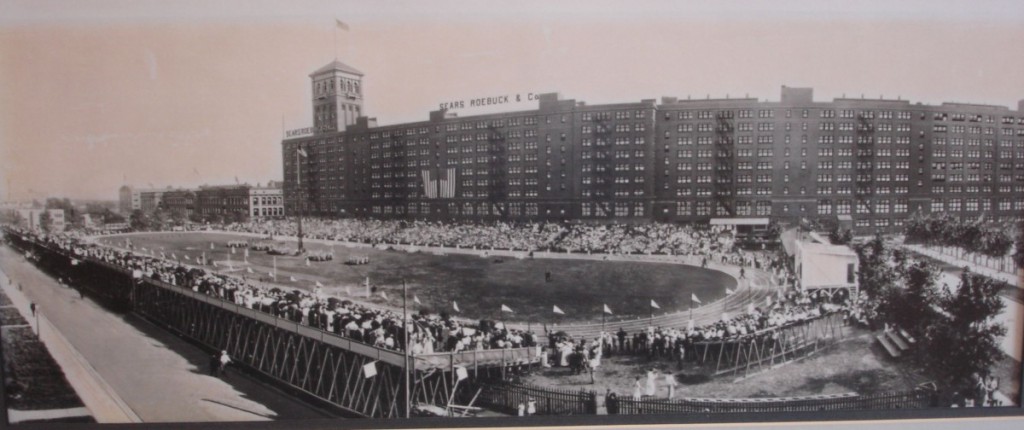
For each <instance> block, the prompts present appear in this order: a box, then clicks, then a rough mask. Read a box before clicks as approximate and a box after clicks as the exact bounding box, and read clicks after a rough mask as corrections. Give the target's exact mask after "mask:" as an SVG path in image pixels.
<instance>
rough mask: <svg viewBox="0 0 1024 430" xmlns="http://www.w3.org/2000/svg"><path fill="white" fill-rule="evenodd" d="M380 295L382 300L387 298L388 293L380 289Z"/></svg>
mask: <svg viewBox="0 0 1024 430" xmlns="http://www.w3.org/2000/svg"><path fill="white" fill-rule="evenodd" d="M380 296H381V297H383V298H384V300H387V299H388V293H386V292H384V291H381V292H380Z"/></svg>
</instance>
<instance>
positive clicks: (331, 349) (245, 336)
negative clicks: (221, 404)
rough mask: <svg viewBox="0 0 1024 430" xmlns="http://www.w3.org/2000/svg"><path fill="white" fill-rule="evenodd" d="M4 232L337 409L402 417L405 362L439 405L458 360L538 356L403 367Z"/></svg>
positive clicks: (395, 354) (39, 259) (341, 341)
mask: <svg viewBox="0 0 1024 430" xmlns="http://www.w3.org/2000/svg"><path fill="white" fill-rule="evenodd" d="M6 236H7V237H8V239H9V241H10V242H11V244H12V245H14V246H15V247H17V248H19V249H21V251H23V252H26V251H27V252H30V253H31V254H32V255H33V259H34V260H35V261H36V263H37V265H38V266H39V267H40V268H41V269H43V270H44V271H47V272H49V273H51V274H53V275H55V276H63V277H68V278H69V279H73V280H74V282H75V284H76V287H78V288H84V289H86V290H87V291H89V292H90V293H97V294H98V295H102V296H104V297H105V298H106V299H109V300H111V301H112V302H114V303H116V304H117V305H118V306H117V307H118V308H122V309H123V308H127V309H130V310H131V312H134V313H136V314H138V315H140V316H142V317H144V318H146V319H148V320H150V321H152V322H154V323H156V324H158V325H160V326H162V327H165V328H167V329H169V330H170V331H172V332H174V333H177V334H178V335H180V336H182V337H184V338H186V339H188V340H190V341H192V342H193V343H197V344H200V345H202V346H204V347H205V348H207V349H208V350H212V351H222V350H223V351H227V352H228V354H229V355H230V356H231V358H232V361H233V362H234V364H235V365H237V366H240V367H242V368H244V370H246V371H249V372H250V373H256V374H257V375H259V376H261V377H262V378H264V379H267V380H269V381H270V382H273V383H275V384H277V385H279V386H281V387H282V388H284V389H286V390H288V391H292V392H294V393H296V394H299V395H300V396H301V397H304V398H307V399H310V400H315V401H317V402H319V403H322V404H325V405H328V406H330V407H332V408H334V409H337V410H339V411H340V412H341V413H343V414H345V415H351V416H358V417H376V418H399V417H404V416H405V413H406V410H407V409H406V406H407V405H406V401H405V399H406V394H405V387H406V385H405V384H406V383H405V379H406V378H405V373H404V372H405V371H406V369H408V371H409V373H410V378H409V380H410V383H409V389H410V393H409V399H410V403H411V405H417V404H420V405H435V406H440V407H442V408H444V407H446V406H447V405H448V404H449V402H451V401H452V399H453V398H456V394H458V391H460V390H462V389H463V387H468V386H469V385H470V384H469V383H468V382H470V381H464V382H463V383H462V384H459V380H458V377H457V374H458V373H460V372H457V369H458V368H465V369H466V372H465V373H464V374H465V375H468V378H470V379H471V380H483V379H498V378H502V379H503V377H504V376H505V372H506V370H507V369H509V368H511V367H513V366H522V365H532V364H537V363H539V362H540V359H541V351H540V348H514V349H494V350H482V351H463V352H460V353H435V354H429V355H415V356H411V357H409V364H408V366H406V364H405V360H406V357H405V355H404V354H403V353H402V352H401V351H394V350H387V349H381V348H376V347H374V346H372V345H368V344H364V343H360V342H357V341H353V340H351V339H348V338H345V337H342V336H339V335H337V334H335V333H332V332H326V331H323V330H319V329H317V328H314V327H309V326H305V325H302V324H299V323H296V322H294V321H291V320H288V319H284V318H278V317H275V316H274V315H271V314H267V313H263V312H260V311H257V310H253V309H248V308H246V307H244V306H239V305H236V304H235V303H233V302H229V301H226V300H223V299H220V298H218V297H212V296H209V295H205V294H201V293H198V292H194V291H192V290H191V289H188V288H183V287H178V286H174V285H171V284H168V283H165V282H161V281H157V280H154V279H150V278H137V279H134V280H133V278H132V273H131V272H129V271H128V270H126V269H124V268H121V267H118V266H115V265H112V264H110V263H107V262H105V261H101V260H98V259H95V258H88V257H85V258H83V257H80V256H73V255H70V253H68V252H66V251H63V250H60V249H56V248H54V247H51V246H46V245H43V244H40V243H39V242H37V241H36V240H34V238H31V237H22V236H21V235H18V234H11V233H8V234H7V235H6ZM73 259H74V260H78V261H77V263H76V264H72V260H73ZM100 292H102V294H100ZM371 363H372V364H373V366H372V367H373V369H374V370H375V371H376V374H375V375H373V376H367V373H365V372H364V366H367V365H370V364H371ZM371 373H372V372H371ZM459 397H464V396H459ZM411 405H410V406H411Z"/></svg>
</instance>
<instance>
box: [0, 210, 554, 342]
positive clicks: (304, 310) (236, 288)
mask: <svg viewBox="0 0 1024 430" xmlns="http://www.w3.org/2000/svg"><path fill="white" fill-rule="evenodd" d="M8 232H9V233H12V234H19V235H22V236H24V237H27V238H29V239H30V240H34V241H37V242H39V243H41V244H43V245H44V246H48V247H50V248H52V249H57V250H59V251H60V252H63V253H65V254H67V255H68V256H69V257H71V258H72V259H74V261H79V262H80V261H81V260H86V259H95V260H99V261H102V262H105V263H108V264H112V265H114V266H117V267H120V268H122V269H124V270H126V271H127V272H130V273H132V275H133V276H135V277H137V278H148V279H152V280H155V281H161V282H165V283H168V284H171V285H173V286H178V287H181V288H187V289H190V290H192V291H194V292H198V293H202V294H206V295H210V296H214V297H218V298H221V299H223V300H225V301H228V302H232V303H234V304H237V305H239V306H242V307H245V308H248V309H254V310H258V311H261V312H265V313H268V314H271V315H274V316H277V317H280V318H283V319H287V320H290V321H294V322H296V323H299V324H303V325H308V326H311V327H315V328H318V329H321V330H324V331H327V332H332V333H335V334H337V335H339V336H343V337H346V338H349V339H352V340H355V341H359V342H363V343H366V344H369V345H374V346H377V347H380V348H384V349H391V350H402V349H403V348H404V343H403V342H404V338H405V331H404V327H405V326H406V325H407V324H404V323H403V321H402V316H401V314H400V313H397V312H395V311H391V310H387V309H378V308H371V307H368V306H365V305H362V304H358V303H354V302H352V301H349V300H339V299H337V298H333V297H325V296H324V295H323V294H322V292H321V291H319V290H314V291H312V292H309V291H302V290H293V291H284V290H281V289H280V288H276V287H273V288H266V287H265V286H262V285H258V284H255V283H253V282H250V281H249V280H246V279H245V278H240V277H236V276H231V275H225V274H221V273H215V272H211V271H208V270H206V269H203V268H201V267H192V266H188V265H185V264H182V263H180V262H177V261H173V260H171V259H167V258H158V257H156V256H153V255H146V254H145V253H144V252H141V250H136V249H134V247H133V246H132V245H131V243H130V242H127V244H128V248H129V250H119V249H115V248H110V247H103V246H98V245H95V244H91V243H87V242H84V241H83V240H82V238H81V237H80V236H79V235H78V234H76V233H67V234H66V233H59V234H48V235H44V234H36V233H32V232H28V231H25V230H20V229H16V228H9V229H8ZM73 264H78V263H73ZM408 323H409V324H408V326H409V327H410V328H411V329H410V330H409V342H410V345H411V349H410V351H411V352H412V353H413V354H429V353H433V352H446V351H456V352H458V351H464V350H474V349H492V348H517V347H527V346H534V345H536V338H535V336H534V334H533V333H531V332H528V331H522V330H515V329H506V328H505V327H504V325H503V324H501V323H498V324H493V323H489V322H482V323H480V324H467V323H465V322H460V321H457V320H454V319H452V318H449V317H448V316H447V315H435V314H430V313H426V312H420V313H415V314H412V315H411V316H410V318H409V320H408Z"/></svg>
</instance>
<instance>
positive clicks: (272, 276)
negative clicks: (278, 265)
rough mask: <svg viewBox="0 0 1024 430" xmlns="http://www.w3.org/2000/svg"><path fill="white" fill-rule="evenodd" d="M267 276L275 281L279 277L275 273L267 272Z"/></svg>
mask: <svg viewBox="0 0 1024 430" xmlns="http://www.w3.org/2000/svg"><path fill="white" fill-rule="evenodd" d="M267 274H268V275H270V277H271V278H274V279H275V280H276V279H277V276H274V272H267Z"/></svg>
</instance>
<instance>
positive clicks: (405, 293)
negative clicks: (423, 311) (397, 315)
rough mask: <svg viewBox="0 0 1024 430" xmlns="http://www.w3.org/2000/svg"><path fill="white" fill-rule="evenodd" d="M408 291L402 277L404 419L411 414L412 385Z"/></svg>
mask: <svg viewBox="0 0 1024 430" xmlns="http://www.w3.org/2000/svg"><path fill="white" fill-rule="evenodd" d="M408 292H409V288H408V286H407V285H406V284H405V279H402V335H403V336H404V337H405V339H403V340H402V345H403V348H402V349H403V353H402V358H403V360H402V363H403V364H404V366H403V367H404V368H405V369H404V370H405V371H404V372H402V373H403V374H404V376H405V418H406V419H408V418H410V416H411V415H410V414H411V413H412V405H410V404H409V401H410V397H411V395H410V392H411V391H412V387H410V386H409V371H410V369H409V328H410V327H411V326H412V324H409V316H408V307H407V306H406V298H407V296H408Z"/></svg>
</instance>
